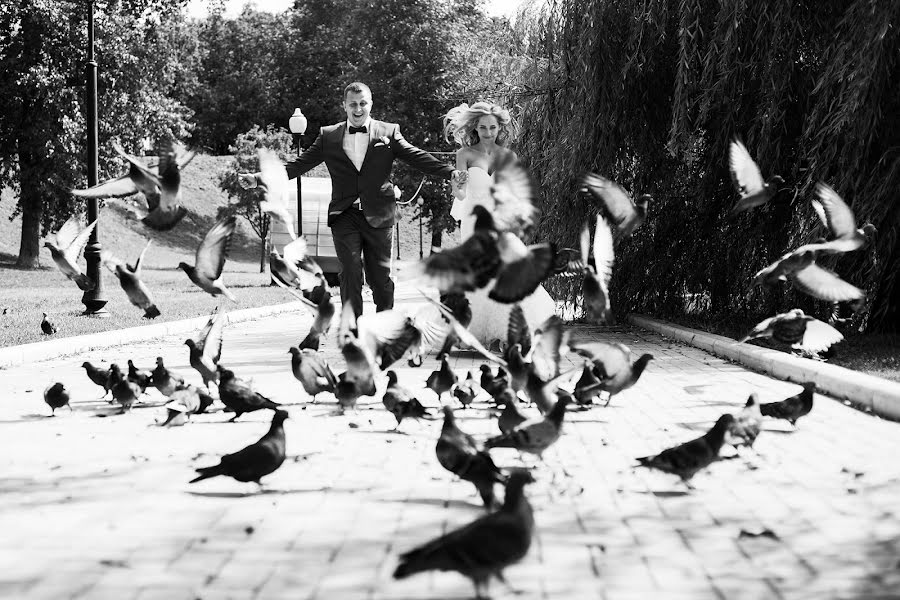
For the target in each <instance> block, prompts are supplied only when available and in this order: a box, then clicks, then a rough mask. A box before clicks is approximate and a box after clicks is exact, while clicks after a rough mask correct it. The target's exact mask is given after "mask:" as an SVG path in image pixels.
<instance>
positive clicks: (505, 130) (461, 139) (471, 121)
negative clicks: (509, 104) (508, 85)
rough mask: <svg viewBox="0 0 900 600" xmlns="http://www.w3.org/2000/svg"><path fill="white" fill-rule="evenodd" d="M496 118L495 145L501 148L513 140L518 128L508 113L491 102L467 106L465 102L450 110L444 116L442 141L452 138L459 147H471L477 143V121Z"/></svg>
mask: <svg viewBox="0 0 900 600" xmlns="http://www.w3.org/2000/svg"><path fill="white" fill-rule="evenodd" d="M487 116H492V117H496V119H497V123H498V124H499V125H500V133H498V134H497V144H499V145H501V146H503V145H504V144H506V142H507V141H508V140H510V139H515V137H516V135H517V134H518V129H519V126H518V124H517V123H516V122H515V121H514V120H513V118H512V117H511V116H510V114H509V111H508V110H506V109H505V108H503V107H502V106H500V105H499V104H494V103H492V102H476V103H475V104H473V105H472V106H469V105H468V104H466V103H465V102H463V103H462V104H460V105H459V106H454V107H453V108H451V109H450V110H449V111H448V112H447V114H446V115H445V116H444V139H445V140H447V141H449V140H450V138H451V137H452V138H453V139H454V140H455V141H456V143H457V144H459V145H460V146H471V145H473V144H477V143H478V141H479V137H478V132H477V131H476V128H477V127H478V119H480V118H481V117H487Z"/></svg>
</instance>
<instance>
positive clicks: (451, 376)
mask: <svg viewBox="0 0 900 600" xmlns="http://www.w3.org/2000/svg"><path fill="white" fill-rule="evenodd" d="M457 381H458V379H457V377H456V373H454V372H453V369H451V368H450V363H448V362H447V357H446V356H445V357H444V358H442V359H441V367H440V368H439V369H438V370H437V371H432V373H431V375H429V376H428V379H426V380H425V387H427V388H428V389H430V390H432V391H433V392H434V393H435V394H437V395H438V400H440V398H441V396H443V395H444V393H445V392H449V391H450V390H451V389H452V388H453V386H454V385H456V383H457Z"/></svg>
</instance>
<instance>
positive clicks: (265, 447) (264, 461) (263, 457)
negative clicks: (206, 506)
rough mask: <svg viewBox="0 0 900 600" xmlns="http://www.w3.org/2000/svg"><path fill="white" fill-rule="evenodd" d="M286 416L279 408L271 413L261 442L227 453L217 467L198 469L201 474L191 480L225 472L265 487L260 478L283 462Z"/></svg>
mask: <svg viewBox="0 0 900 600" xmlns="http://www.w3.org/2000/svg"><path fill="white" fill-rule="evenodd" d="M287 418H288V414H287V412H285V411H283V410H276V411H275V414H273V415H272V424H271V426H270V427H269V431H267V432H266V434H265V435H264V436H262V437H261V438H260V439H259V441H257V442H254V443H252V444H250V445H249V446H247V447H246V448H243V449H241V450H239V451H237V452H235V453H234V454H226V455H225V456H223V457H222V459H221V461H220V462H219V464H217V465H215V466H212V467H201V468H199V469H196V471H197V473H199V475H198V476H197V477H195V478H194V479H192V480H191V481H190V483H196V482H198V481H202V480H204V479H209V478H210V477H218V476H219V475H226V476H228V477H231V478H233V479H236V480H237V481H242V482H247V481H253V482H256V484H257V485H259V486H260V487H262V483H260V479H262V478H263V477H265V476H266V475H269V474H270V473H273V472H275V471H276V470H277V469H278V467H280V466H281V465H282V464H283V463H284V459H285V456H286V454H285V449H286V448H285V436H284V420H285V419H287Z"/></svg>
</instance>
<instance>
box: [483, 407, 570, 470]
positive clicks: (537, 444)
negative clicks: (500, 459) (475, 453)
mask: <svg viewBox="0 0 900 600" xmlns="http://www.w3.org/2000/svg"><path fill="white" fill-rule="evenodd" d="M569 402H571V396H569V395H568V394H561V395H560V396H559V400H557V401H556V404H555V405H554V406H553V408H552V409H551V410H550V412H548V413H547V414H546V415H544V416H543V417H539V418H536V419H529V420H528V421H524V422H523V423H521V424H519V425H518V426H517V427H515V428H513V429H512V430H511V431H509V432H507V433H503V434H501V435H498V436H496V437H492V438H490V439H489V440H487V441H486V442H485V443H484V447H485V448H515V449H516V450H518V451H519V452H527V453H529V454H534V455H535V456H537V457H538V458H542V456H543V453H544V451H545V450H546V449H547V448H549V447H550V446H552V445H553V444H554V443H556V440H558V439H559V436H560V435H561V434H562V425H563V419H564V418H565V416H566V406H568V404H569Z"/></svg>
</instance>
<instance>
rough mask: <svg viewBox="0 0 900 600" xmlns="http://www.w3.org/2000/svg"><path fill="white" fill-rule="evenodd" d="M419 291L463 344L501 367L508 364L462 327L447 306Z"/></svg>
mask: <svg viewBox="0 0 900 600" xmlns="http://www.w3.org/2000/svg"><path fill="white" fill-rule="evenodd" d="M419 293H421V294H422V296H424V297H425V299H426V300H428V301H429V302H430V303H432V304H433V305H435V306H436V307H437V308H438V310H439V311H440V312H441V316H443V317H444V320H446V321H447V322H448V323H449V324H450V326H451V327H452V328H453V331H454V333H456V335H457V336H458V337H459V339H460V341H461V342H462V343H463V344H466V345H468V346H471V347H472V348H474V349H475V350H476V351H477V352H479V353H480V354H481V355H482V356H484V357H485V358H486V359H488V360H489V361H491V362H495V363H497V364H498V365H501V366H503V367H506V366H508V365H507V364H506V361H505V360H503V359H502V358H498V357H497V356H495V355H494V354H493V353H492V352H491V351H490V350H488V349H487V348H485V347H484V345H482V343H481V342H479V341H478V338H476V337H475V336H474V335H472V334H471V333H470V332H469V330H468V329H466V328H465V327H463V326H462V324H461V323H460V322H459V321H458V320H456V317H454V316H453V313H452V312H450V309H449V308H447V307H446V306H444V305H443V304H441V303H440V302H438V301H437V300H435V299H434V298H431V297H429V296H427V295H426V294H425V293H424V292H422V291H421V290H420V291H419Z"/></svg>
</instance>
